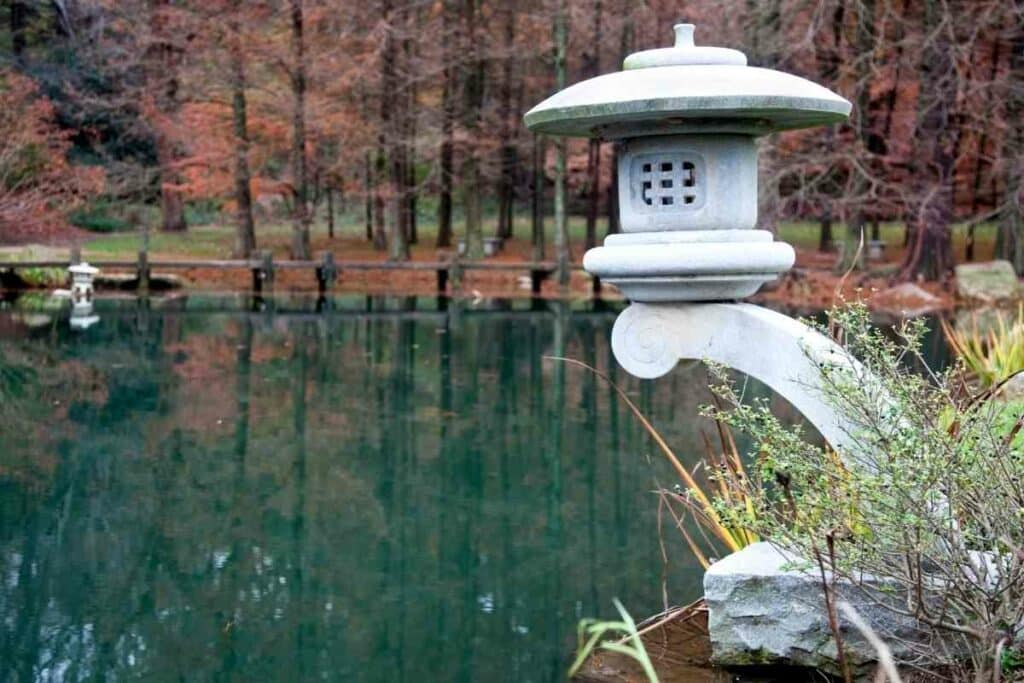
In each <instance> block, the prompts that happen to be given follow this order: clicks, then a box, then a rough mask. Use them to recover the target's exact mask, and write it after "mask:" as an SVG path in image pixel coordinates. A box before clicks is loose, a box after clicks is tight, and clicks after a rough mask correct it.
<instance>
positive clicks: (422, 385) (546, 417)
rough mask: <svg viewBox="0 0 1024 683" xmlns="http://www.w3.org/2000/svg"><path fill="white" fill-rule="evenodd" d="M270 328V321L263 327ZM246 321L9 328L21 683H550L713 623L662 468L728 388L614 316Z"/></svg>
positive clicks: (163, 316)
mask: <svg viewBox="0 0 1024 683" xmlns="http://www.w3.org/2000/svg"><path fill="white" fill-rule="evenodd" d="M254 308H255V309H257V310H255V311H254V310H253V309H254ZM327 308H328V309H331V310H321V311H317V310H316V304H315V303H314V302H313V301H311V300H306V299H291V300H279V301H271V302H266V303H264V304H262V305H254V302H252V301H251V300H248V299H244V298H240V297H232V298H228V297H203V298H197V297H194V296H193V297H183V298H179V299H171V300H162V301H161V300H154V301H152V302H150V303H149V304H146V303H140V302H137V301H135V300H134V299H126V300H121V301H113V300H103V301H100V302H99V303H98V305H97V313H98V315H99V316H100V320H99V322H98V323H96V324H95V325H93V326H92V327H90V328H89V329H87V330H84V331H77V332H76V331H72V330H71V329H70V327H69V324H68V312H67V311H66V310H63V311H57V312H52V313H45V312H43V313H40V312H39V310H38V309H37V308H36V307H33V306H32V305H29V304H26V303H25V301H24V300H22V301H20V302H15V303H14V304H10V303H8V304H6V305H4V306H3V308H2V310H0V672H2V674H0V680H4V681H7V680H10V681H29V680H81V679H89V680H121V679H133V678H139V679H146V680H211V679H235V680H305V679H328V680H358V681H555V680H560V679H562V678H564V673H565V668H566V665H567V663H568V659H569V657H570V654H571V652H572V649H573V645H574V629H575V624H576V622H577V621H578V619H579V618H581V617H584V616H595V615H600V616H611V615H612V614H613V611H612V610H613V608H612V607H611V600H612V598H614V597H618V598H620V599H621V600H622V601H623V602H624V603H625V604H626V605H627V607H628V608H629V609H630V611H631V612H633V613H634V614H635V615H636V616H638V617H639V616H645V615H647V614H650V613H652V612H655V611H657V610H659V609H661V607H662V604H663V595H667V596H668V599H669V602H670V603H675V604H680V603H686V602H688V601H690V600H692V599H694V598H696V597H698V595H699V592H700V591H699V581H700V570H699V567H697V566H696V564H695V563H694V562H693V560H692V559H690V558H689V557H688V555H687V553H686V551H685V549H684V547H683V544H682V542H681V540H680V539H679V538H678V537H677V535H676V534H675V533H673V532H672V530H671V529H666V530H664V532H663V533H662V534H661V535H662V537H663V539H664V542H665V551H666V553H667V556H668V564H667V565H666V564H665V563H664V562H663V556H662V548H661V545H660V543H659V531H658V509H657V498H656V496H654V495H653V494H652V493H651V490H652V489H653V488H654V486H655V482H656V481H662V482H664V483H671V481H672V479H671V476H670V473H669V471H668V469H667V467H665V466H664V463H663V462H662V461H661V460H659V459H658V455H657V452H656V451H655V450H654V448H653V447H652V444H651V442H650V440H649V439H648V438H647V437H645V436H644V434H643V433H642V432H641V430H640V428H639V426H638V425H637V423H636V422H635V420H634V419H633V417H632V416H631V415H630V414H629V413H628V412H627V410H626V408H625V406H624V405H622V403H620V402H619V401H618V400H617V399H616V397H615V396H614V395H613V393H612V392H611V390H610V389H609V388H608V387H607V386H606V385H604V384H603V383H601V382H600V381H599V380H597V379H596V378H595V377H594V376H593V375H591V374H589V373H587V372H585V371H582V370H580V369H577V368H573V367H567V366H566V365H564V364H562V363H558V362H554V361H550V360H545V359H544V357H545V356H567V357H571V358H576V359H580V360H583V361H586V362H588V363H591V364H593V365H595V366H597V367H599V368H601V369H603V370H605V371H607V372H609V373H610V374H611V375H612V376H613V377H614V378H615V379H616V381H618V382H620V383H621V384H622V385H623V386H624V387H625V388H627V389H628V391H629V392H630V393H631V395H632V396H633V398H634V399H635V400H636V401H637V402H638V403H639V404H640V406H641V407H642V408H643V409H644V411H645V412H647V413H648V414H649V415H651V416H652V417H653V418H654V421H655V422H656V424H657V425H658V427H659V428H660V429H662V430H663V432H664V434H665V435H666V436H667V437H668V439H669V441H670V442H671V443H672V444H673V445H674V446H675V447H676V448H677V450H678V452H680V453H681V454H684V455H687V456H688V457H691V458H692V457H695V456H696V455H697V454H699V453H700V452H701V451H702V447H701V446H700V436H699V430H700V428H702V427H706V425H702V424H701V423H699V422H698V421H697V420H695V419H694V417H693V416H694V415H695V413H696V410H697V407H698V405H700V404H701V403H703V402H704V401H706V400H707V394H706V391H705V390H704V388H703V387H704V386H705V376H704V371H703V370H702V369H701V368H699V367H688V368H687V367H684V368H680V369H678V370H676V371H675V372H674V373H673V374H672V375H670V376H669V377H668V378H665V379H663V380H660V381H658V382H640V381H637V380H634V379H632V378H629V377H627V376H626V375H625V374H624V373H623V372H622V371H620V370H618V369H617V368H616V367H615V364H614V361H613V358H612V355H611V350H610V347H609V343H608V340H609V335H610V331H611V325H612V323H613V321H614V317H615V313H616V308H615V307H612V308H611V309H609V310H605V309H602V308H601V307H599V306H595V305H594V304H591V303H586V304H573V305H569V304H563V303H557V302H547V303H533V302H530V301H521V302H515V303H507V302H505V303H503V302H486V301H485V302H479V303H478V304H473V303H472V302H461V303H460V302H446V301H437V300H435V299H418V300H417V299H369V298H362V297H361V298H338V299H336V300H334V301H333V302H330V305H329V306H327Z"/></svg>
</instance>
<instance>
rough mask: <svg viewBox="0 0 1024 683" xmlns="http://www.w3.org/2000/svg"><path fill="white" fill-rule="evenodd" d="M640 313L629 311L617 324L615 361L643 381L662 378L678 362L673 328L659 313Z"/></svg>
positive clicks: (636, 310) (613, 341)
mask: <svg viewBox="0 0 1024 683" xmlns="http://www.w3.org/2000/svg"><path fill="white" fill-rule="evenodd" d="M640 313H641V311H639V310H638V309H637V308H635V307H630V308H627V309H626V310H625V311H623V313H622V315H620V316H619V318H618V319H617V320H616V321H615V327H614V328H613V330H612V346H613V347H614V350H615V357H616V359H617V360H618V361H619V363H621V364H622V366H623V367H624V368H626V370H627V371H628V372H629V373H630V374H632V375H635V376H637V377H642V378H644V379H652V378H654V377H661V376H662V375H664V374H665V373H666V372H668V371H669V370H671V369H672V368H673V367H675V365H676V363H677V362H679V352H678V350H677V349H675V348H674V345H673V340H672V333H671V327H670V326H669V324H668V321H667V320H666V319H665V318H664V316H662V315H661V314H660V313H650V312H645V313H644V314H642V315H641V314H640Z"/></svg>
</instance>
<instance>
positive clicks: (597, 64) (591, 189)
mask: <svg viewBox="0 0 1024 683" xmlns="http://www.w3.org/2000/svg"><path fill="white" fill-rule="evenodd" d="M601 9H602V7H601V0H595V2H594V31H593V40H592V42H591V49H592V50H593V51H594V52H593V54H592V55H591V58H590V60H589V62H590V63H589V64H588V67H589V68H588V69H587V72H588V73H586V74H585V75H586V76H588V77H590V78H593V77H595V76H597V75H598V74H600V73H601V46H602V44H603V43H604V39H603V37H602V32H601ZM600 204H601V141H600V140H597V139H591V140H590V142H589V146H588V147H587V236H586V241H585V245H586V248H587V249H592V248H594V247H595V246H597V213H598V210H599V209H600Z"/></svg>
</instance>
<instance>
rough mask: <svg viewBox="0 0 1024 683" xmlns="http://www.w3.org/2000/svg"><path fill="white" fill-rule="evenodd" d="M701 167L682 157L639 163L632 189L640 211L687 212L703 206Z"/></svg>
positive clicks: (634, 172)
mask: <svg viewBox="0 0 1024 683" xmlns="http://www.w3.org/2000/svg"><path fill="white" fill-rule="evenodd" d="M701 171H702V169H701V165H700V163H699V162H698V161H697V160H696V159H692V158H689V159H688V158H685V157H683V156H682V155H671V156H666V155H658V156H657V157H654V156H653V155H651V156H648V157H646V158H643V157H642V158H640V159H637V160H636V163H634V165H633V186H634V187H635V188H638V190H639V191H638V192H637V193H636V195H635V196H636V197H637V198H638V199H639V200H640V202H639V204H638V206H637V208H638V209H640V210H644V211H664V212H671V211H686V210H687V209H696V208H699V207H700V205H701V204H703V184H702V183H701V182H700V180H701V177H702V172H701Z"/></svg>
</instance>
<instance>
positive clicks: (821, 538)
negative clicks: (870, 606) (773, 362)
mask: <svg viewBox="0 0 1024 683" xmlns="http://www.w3.org/2000/svg"><path fill="white" fill-rule="evenodd" d="M831 317H832V320H833V326H834V329H835V330H836V332H837V335H838V339H839V341H840V342H841V343H842V344H843V345H844V348H845V350H846V353H847V354H849V355H850V356H851V357H852V358H855V359H856V360H857V361H859V362H843V363H836V364H834V365H823V366H822V367H821V380H822V381H821V385H822V392H823V398H824V399H825V400H827V401H829V402H830V403H831V404H832V405H833V406H834V407H835V408H836V409H837V410H840V411H842V412H843V413H844V414H846V415H847V416H849V417H850V418H851V419H852V420H854V421H855V423H856V424H858V425H861V427H859V428H858V429H857V430H856V431H855V433H851V434H849V435H848V436H849V443H848V444H847V450H846V451H845V452H844V451H840V452H839V453H838V454H837V456H836V457H831V456H829V455H828V453H827V451H825V450H824V449H822V448H820V447H818V446H815V445H813V444H812V443H811V442H809V441H808V440H807V439H806V438H805V435H804V434H803V433H802V432H801V431H800V430H799V429H798V428H794V427H789V426H786V425H783V424H781V423H780V422H779V421H778V420H777V419H776V418H775V417H774V416H773V415H772V413H771V411H770V410H769V406H768V404H767V403H766V402H764V401H754V402H747V401H744V400H743V396H742V395H741V394H740V393H739V392H738V391H737V389H736V387H735V385H734V384H733V382H732V381H731V379H730V376H729V375H728V373H727V372H726V371H725V370H724V369H722V368H716V369H714V372H715V375H716V377H717V380H716V385H715V387H714V391H715V392H716V394H717V395H718V396H719V397H720V400H721V401H722V403H723V404H724V405H725V409H719V408H717V407H714V408H710V409H708V410H707V414H708V415H710V416H712V417H715V418H716V419H720V420H723V421H724V422H726V423H727V424H729V425H730V426H731V427H733V428H734V429H737V430H739V431H742V432H745V433H747V434H749V435H750V436H751V437H752V438H753V441H754V444H755V447H756V458H755V460H754V463H753V465H752V466H751V467H750V478H749V479H747V480H745V481H743V482H740V486H741V490H740V491H739V492H738V493H737V495H738V496H742V497H743V498H744V499H749V500H751V501H753V509H754V510H755V513H754V514H752V513H751V511H750V507H749V506H748V505H746V504H744V505H736V504H735V503H734V502H733V501H734V499H735V498H736V497H737V496H733V497H731V498H730V497H724V496H719V497H717V498H716V500H715V502H714V504H715V508H716V511H717V513H718V515H719V517H720V518H721V519H722V520H723V522H724V523H725V524H727V525H731V526H738V527H743V528H750V529H752V530H753V531H754V532H755V533H757V534H759V535H761V536H762V537H764V538H767V539H769V540H772V541H773V542H775V543H777V544H778V545H780V546H781V547H783V548H784V549H786V550H788V551H789V552H791V553H793V554H795V555H796V556H798V557H805V558H808V559H814V560H817V561H819V562H821V563H823V565H826V564H827V565H828V566H829V568H830V569H832V570H833V572H834V574H835V576H836V577H838V578H840V579H842V580H843V583H844V584H845V585H847V586H850V587H851V588H843V589H841V590H858V591H861V593H862V595H864V596H868V597H870V598H872V599H873V600H875V601H876V602H878V603H879V604H882V605H884V606H885V607H886V608H888V609H890V610H892V611H893V612H894V613H896V614H897V615H902V616H904V617H907V618H912V619H914V620H916V622H917V623H919V624H920V625H921V627H922V629H924V630H925V631H926V632H930V633H931V634H933V635H935V636H941V637H939V638H934V639H932V640H931V642H930V643H929V644H928V645H923V644H922V646H921V647H920V648H919V650H918V652H917V653H916V657H915V660H914V662H912V663H919V664H924V665H933V664H937V663H940V662H941V663H948V662H950V661H952V660H954V659H957V658H962V656H963V655H964V654H965V653H966V655H968V656H969V657H970V659H971V660H972V664H973V666H972V668H973V669H974V670H975V671H976V672H983V671H991V670H994V669H995V670H997V669H998V668H999V667H998V665H997V664H996V662H997V661H999V659H1000V656H999V655H1000V653H1003V652H1007V651H1015V650H1018V649H1019V648H1020V646H1021V644H1022V639H1024V451H1022V449H1021V446H1020V443H1019V441H1018V440H1017V439H1016V438H1015V437H1016V436H1017V434H1018V432H1019V431H1020V425H1021V424H1022V421H1024V417H1021V416H1018V417H1017V419H1016V420H1014V421H1013V424H1012V426H1010V427H1009V428H1007V426H1006V423H1005V414H1004V410H1003V408H1002V407H1001V406H1000V405H998V404H996V403H994V402H992V401H984V400H976V399H975V398H974V397H971V396H967V395H964V392H963V391H962V382H961V381H960V379H959V377H960V373H961V372H962V371H961V369H960V368H951V369H950V370H949V371H947V372H942V373H936V372H932V371H930V370H926V371H925V372H924V373H915V372H913V371H911V370H909V369H908V367H910V366H911V365H917V366H919V367H925V368H927V365H926V364H925V362H924V358H923V357H922V356H921V353H920V348H921V339H922V335H923V332H924V327H923V324H922V323H920V322H913V321H912V322H910V323H907V324H906V325H904V326H903V327H902V328H900V329H899V330H898V335H897V337H898V338H897V339H895V340H894V339H891V338H889V337H887V336H886V334H885V333H884V332H882V331H881V330H878V329H877V328H875V327H873V326H872V325H871V322H870V319H869V314H868V311H867V309H866V308H865V307H864V306H862V305H853V306H849V307H845V308H840V309H835V310H833V311H832V315H831ZM846 360H851V359H846ZM908 361H913V363H910V362H908ZM815 575H816V576H817V575H818V571H817V570H815ZM865 576H870V577H873V581H876V582H879V583H881V584H882V585H884V586H885V587H886V588H885V589H884V591H883V592H884V594H883V595H880V594H879V591H878V588H877V585H878V584H877V583H875V584H873V585H874V586H875V587H874V588H872V585H871V584H870V583H869V582H868V581H866V580H865V579H864V577H865ZM881 635H882V636H883V637H886V635H889V636H892V634H886V633H884V632H881ZM904 663H906V662H904Z"/></svg>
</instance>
